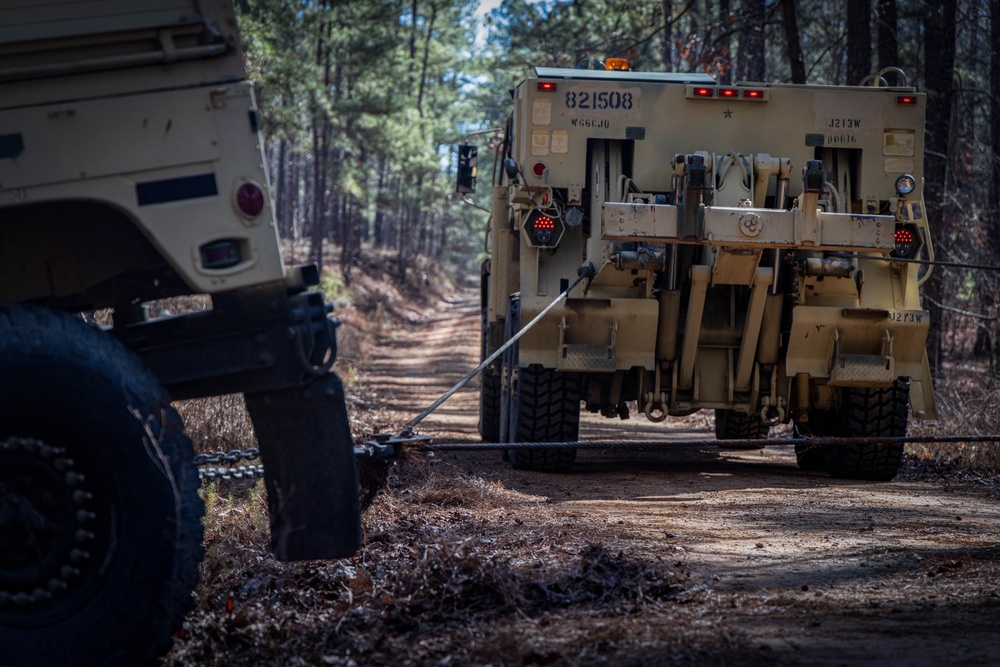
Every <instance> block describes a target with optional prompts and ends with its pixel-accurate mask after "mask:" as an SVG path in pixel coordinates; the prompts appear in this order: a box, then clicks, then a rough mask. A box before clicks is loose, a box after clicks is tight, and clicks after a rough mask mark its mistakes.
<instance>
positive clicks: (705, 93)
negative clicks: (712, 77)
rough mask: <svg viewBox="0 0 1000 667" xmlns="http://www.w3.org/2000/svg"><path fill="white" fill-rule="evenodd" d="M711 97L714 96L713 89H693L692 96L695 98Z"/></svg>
mask: <svg viewBox="0 0 1000 667" xmlns="http://www.w3.org/2000/svg"><path fill="white" fill-rule="evenodd" d="M713 95H715V89H714V88H695V89H694V96H695V97H712V96H713Z"/></svg>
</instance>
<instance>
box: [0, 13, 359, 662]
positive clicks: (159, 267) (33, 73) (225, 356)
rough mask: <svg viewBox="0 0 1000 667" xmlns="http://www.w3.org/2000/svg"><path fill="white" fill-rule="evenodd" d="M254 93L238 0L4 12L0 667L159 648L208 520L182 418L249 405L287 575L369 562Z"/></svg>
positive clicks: (191, 575)
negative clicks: (103, 318) (161, 313)
mask: <svg viewBox="0 0 1000 667" xmlns="http://www.w3.org/2000/svg"><path fill="white" fill-rule="evenodd" d="M246 78H247V77H246V72H245V70H244V64H243V56H242V53H241V51H240V43H239V36H238V34H237V26H236V18H235V16H234V13H233V8H232V6H231V3H230V0H147V1H145V2H141V3H136V2H127V1H125V0H101V1H96V0H73V1H70V2H62V1H61V2H55V1H53V0H35V1H34V2H2V3H0V665H5V666H7V665H16V666H22V665H30V666H32V667H37V666H39V665H60V666H62V665H87V666H91V665H129V666H133V665H143V664H149V663H151V662H154V661H155V660H156V659H157V658H158V657H159V656H160V655H161V654H162V653H163V652H164V651H165V650H166V649H167V648H168V647H169V644H170V641H171V638H172V636H173V633H174V632H175V631H176V630H177V629H178V628H179V627H180V624H181V621H182V618H183V614H184V613H185V611H186V610H187V609H188V608H190V606H191V605H192V603H193V598H192V595H191V592H192V590H193V588H194V586H195V583H196V582H197V577H198V564H199V561H200V560H201V556H202V526H201V517H202V514H203V512H204V508H203V504H202V501H201V499H200V498H199V496H198V487H199V475H198V471H197V469H196V468H195V466H194V464H193V453H192V445H191V441H190V440H189V439H188V437H187V436H186V435H185V434H184V430H183V426H182V424H181V420H180V418H179V417H178V414H177V412H176V411H175V410H174V408H172V407H171V404H170V401H171V400H172V399H186V398H195V397H203V396H211V395H218V394H228V393H243V394H244V395H245V398H246V404H247V407H248V410H249V413H250V417H251V419H252V421H253V425H254V429H255V431H256V435H257V440H258V445H259V449H260V454H261V458H262V459H263V463H264V465H265V484H266V487H267V494H268V508H269V512H270V519H271V546H272V548H273V550H274V552H275V553H276V555H277V556H278V557H280V558H282V559H288V560H297V559H314V558H336V557H345V556H350V555H352V554H353V553H354V552H355V551H356V549H357V548H358V546H359V543H360V510H359V495H358V480H357V467H356V462H355V458H354V449H353V443H352V440H351V434H350V430H349V424H348V421H347V414H346V409H345V401H344V393H343V387H342V384H341V382H340V380H339V378H338V377H337V376H336V375H335V374H334V373H332V372H331V370H330V369H331V366H332V364H333V361H334V358H335V356H336V331H335V325H336V321H335V320H333V319H331V318H330V316H329V313H330V311H331V306H330V305H329V304H327V303H325V302H324V299H323V297H322V295H321V294H320V293H319V292H316V291H311V290H310V289H309V286H311V285H315V284H317V283H318V282H319V272H318V270H317V267H315V266H286V265H285V264H284V263H283V260H282V255H281V247H280V244H279V240H278V235H277V228H276V225H275V219H274V213H273V202H272V199H271V194H270V191H269V187H268V177H267V173H266V172H265V169H264V157H263V152H262V143H261V137H260V134H259V131H258V124H259V123H258V116H257V109H256V106H255V102H254V96H253V91H252V89H251V85H250V83H249V82H248V81H247V80H246ZM195 294H207V295H209V296H210V302H211V305H210V308H207V309H201V310H194V309H192V310H191V311H190V312H180V313H178V314H176V315H174V316H169V317H153V316H151V309H150V307H149V306H150V304H151V303H153V302H156V301H158V300H161V299H167V298H170V297H178V296H183V295H195ZM104 309H110V310H111V311H113V316H112V320H113V326H106V327H104V328H99V327H97V326H94V325H93V324H92V323H90V322H89V321H88V320H87V319H85V318H84V317H82V316H80V315H78V314H79V313H87V312H89V311H96V310H104ZM168 392H169V393H168Z"/></svg>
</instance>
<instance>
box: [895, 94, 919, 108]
mask: <svg viewBox="0 0 1000 667" xmlns="http://www.w3.org/2000/svg"><path fill="white" fill-rule="evenodd" d="M916 103H917V98H916V96H915V95H896V104H903V105H906V106H913V105H915V104H916Z"/></svg>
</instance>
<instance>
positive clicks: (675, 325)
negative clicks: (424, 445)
mask: <svg viewBox="0 0 1000 667" xmlns="http://www.w3.org/2000/svg"><path fill="white" fill-rule="evenodd" d="M890 82H891V84H892V85H890ZM924 108H925V96H924V95H923V94H921V93H919V92H917V91H916V90H915V89H914V88H913V87H910V86H909V85H908V84H907V82H906V81H905V76H904V75H903V73H902V72H900V71H898V70H896V69H895V68H893V70H892V71H888V70H887V71H883V72H881V73H880V74H879V75H878V76H875V77H870V78H869V80H866V82H865V85H862V86H857V87H834V86H817V85H789V84H773V83H772V84H763V83H738V84H736V85H721V84H719V83H717V82H716V81H715V80H714V79H713V78H712V77H710V76H708V75H703V74H677V73H651V72H635V71H628V70H621V69H616V68H612V69H563V68H551V67H538V68H535V70H534V75H533V76H530V77H529V78H528V79H527V80H525V81H523V82H522V83H520V84H519V85H518V86H517V87H516V89H515V90H514V91H513V112H512V113H511V115H510V117H509V119H508V120H507V123H506V126H505V128H503V130H502V133H501V134H499V135H498V136H502V143H501V144H500V145H499V148H498V149H497V151H496V154H495V155H494V156H493V157H494V161H493V169H492V180H491V184H492V204H491V216H490V223H489V225H488V229H487V238H488V244H489V248H490V256H489V258H488V259H487V260H486V261H485V262H484V263H483V267H482V309H483V330H482V349H483V355H484V357H483V358H484V359H486V358H487V357H488V355H490V354H492V353H493V352H494V351H496V350H498V349H499V348H500V347H501V346H502V345H503V344H504V342H505V341H507V340H509V339H510V338H511V336H512V335H513V334H514V333H515V332H517V331H519V330H520V328H521V327H522V325H523V324H524V323H526V322H529V321H530V320H531V319H533V318H534V317H535V316H536V315H538V314H539V313H540V312H541V311H542V310H543V309H544V308H545V307H546V306H547V305H549V304H550V303H551V302H552V300H553V299H554V298H555V297H556V296H557V295H559V294H560V293H561V292H563V291H565V290H566V289H568V288H569V286H570V285H571V283H572V281H573V280H574V279H575V278H576V277H577V275H578V271H587V272H592V273H593V276H592V277H590V278H588V279H587V280H585V281H583V282H582V283H581V284H579V285H578V286H577V287H575V288H573V290H572V291H571V292H570V293H569V294H568V295H567V298H566V300H565V301H564V302H562V303H560V304H559V305H558V307H556V308H554V309H553V310H552V311H550V312H549V313H548V314H547V315H546V316H545V317H544V318H543V319H542V320H541V321H540V322H539V323H538V324H537V325H536V326H535V327H534V328H533V329H531V330H530V331H528V332H527V333H525V334H524V336H523V337H522V338H521V339H520V341H519V342H518V343H517V344H516V345H514V346H513V347H511V348H510V349H509V350H508V351H506V352H504V354H503V356H502V357H500V358H499V359H498V360H497V361H495V362H494V363H493V364H492V365H491V366H489V367H487V368H486V369H485V371H484V373H483V377H482V389H481V401H480V432H481V434H482V436H483V439H484V440H488V441H499V442H501V443H503V442H523V443H531V442H539V443H545V442H573V441H576V440H577V438H578V434H579V419H580V410H581V405H582V406H585V407H586V409H587V410H588V411H590V412H596V413H600V414H602V415H604V416H605V417H622V418H624V417H626V416H628V414H629V406H630V402H632V403H631V405H632V406H634V408H637V409H638V411H639V412H641V413H642V414H644V415H645V416H646V417H647V418H648V419H650V420H652V421H654V422H658V421H661V420H664V419H666V418H667V417H669V416H679V415H688V414H690V413H692V412H694V411H697V410H700V409H705V408H708V409H714V410H715V428H716V436H717V438H718V439H720V440H727V439H729V440H734V439H740V440H748V439H749V440H755V439H760V440H761V444H763V439H764V438H766V437H767V435H768V432H769V428H770V427H771V426H775V425H778V424H783V423H788V422H793V423H794V425H795V427H796V429H797V430H798V431H799V433H801V434H803V435H821V436H902V435H905V432H906V428H907V422H908V419H909V417H910V415H912V416H913V417H916V418H920V419H927V418H935V416H936V415H935V407H934V396H933V391H932V387H931V380H930V373H929V368H928V363H927V355H926V353H925V345H926V338H927V332H928V328H929V320H928V313H927V311H926V310H924V309H923V308H922V307H921V304H920V295H919V292H918V286H919V285H920V284H921V282H922V281H923V280H925V279H926V277H927V269H926V266H922V265H920V264H919V263H915V262H911V261H907V260H913V259H914V258H918V257H924V258H927V257H932V249H931V247H930V246H929V244H928V243H929V239H930V235H929V233H928V229H927V220H926V217H925V215H924V206H923V201H922V195H921V185H922V159H923V149H924V141H923V137H924ZM481 162H482V158H481V156H479V155H478V149H477V147H476V146H474V145H465V146H462V147H460V149H459V183H458V189H459V191H461V192H469V191H472V190H473V189H474V187H475V180H476V178H475V177H476V176H477V175H478V174H477V170H478V167H479V166H480V163H481ZM902 452H903V445H902V444H896V443H888V444H879V445H851V446H826V447H821V446H817V447H808V446H799V447H798V449H797V452H796V453H797V458H798V462H799V464H800V466H802V467H804V468H809V469H822V470H827V471H829V472H830V473H831V474H832V475H835V476H838V477H845V478H858V479H873V480H887V479H891V478H892V477H893V476H894V475H895V474H896V471H897V469H898V467H899V465H900V459H901V456H902ZM506 455H507V457H508V458H509V459H510V461H511V462H512V464H513V465H514V466H515V467H518V468H525V469H532V470H542V471H556V472H558V471H567V470H570V469H571V467H572V465H573V463H574V460H575V457H576V451H575V450H574V449H572V448H563V449H560V448H538V449H532V448H528V449H514V448H512V449H510V450H509V451H508V452H507V454H506Z"/></svg>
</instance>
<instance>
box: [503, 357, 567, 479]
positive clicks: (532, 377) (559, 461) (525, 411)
mask: <svg viewBox="0 0 1000 667" xmlns="http://www.w3.org/2000/svg"><path fill="white" fill-rule="evenodd" d="M510 433H512V434H514V435H515V437H514V439H512V440H511V442H575V441H576V440H577V439H578V438H579V437H580V378H579V377H578V376H577V375H574V374H572V373H557V372H556V371H555V370H554V369H551V368H544V367H542V366H539V365H537V364H532V365H531V366H527V367H525V368H521V369H519V372H518V379H517V387H516V390H515V392H514V396H513V399H512V403H511V425H510ZM508 457H509V459H510V462H511V464H512V465H513V466H514V467H515V468H517V469H519V470H535V471H539V472H569V471H570V470H572V468H573V464H574V463H575V462H576V448H575V447H563V448H558V449H547V448H546V449H511V450H508Z"/></svg>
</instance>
